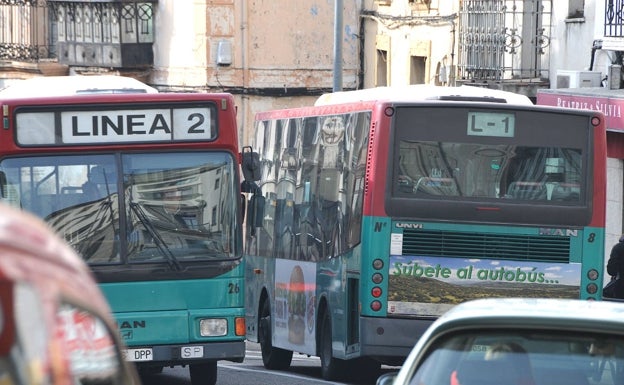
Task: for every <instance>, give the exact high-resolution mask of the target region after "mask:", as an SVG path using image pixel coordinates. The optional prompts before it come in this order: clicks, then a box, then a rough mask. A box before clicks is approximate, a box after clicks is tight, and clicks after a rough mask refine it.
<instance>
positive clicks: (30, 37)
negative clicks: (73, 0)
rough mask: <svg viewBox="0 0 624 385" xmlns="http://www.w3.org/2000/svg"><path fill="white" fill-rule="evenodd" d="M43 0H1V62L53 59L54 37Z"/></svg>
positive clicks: (45, 3) (54, 53)
mask: <svg viewBox="0 0 624 385" xmlns="http://www.w3.org/2000/svg"><path fill="white" fill-rule="evenodd" d="M49 18H50V16H49V11H48V7H47V2H46V1H44V0H39V1H37V0H0V60H10V61H23V62H36V61H37V60H40V59H47V58H54V57H55V55H56V52H55V49H54V44H55V41H54V38H53V36H52V34H51V33H50V30H49V28H48V26H49V25H50V24H49V21H50V19H49Z"/></svg>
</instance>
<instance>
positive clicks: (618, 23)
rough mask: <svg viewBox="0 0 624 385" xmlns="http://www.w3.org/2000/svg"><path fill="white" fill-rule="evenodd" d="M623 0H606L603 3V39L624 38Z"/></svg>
mask: <svg viewBox="0 0 624 385" xmlns="http://www.w3.org/2000/svg"><path fill="white" fill-rule="evenodd" d="M623 10H624V0H606V3H605V21H604V36H605V37H624V16H623V15H622V12H623Z"/></svg>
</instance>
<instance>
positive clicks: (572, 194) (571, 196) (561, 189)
mask: <svg viewBox="0 0 624 385" xmlns="http://www.w3.org/2000/svg"><path fill="white" fill-rule="evenodd" d="M550 199H551V200H554V201H578V200H579V199H580V186H579V185H578V184H577V183H557V184H556V185H555V186H554V187H553V190H552V193H551V195H550Z"/></svg>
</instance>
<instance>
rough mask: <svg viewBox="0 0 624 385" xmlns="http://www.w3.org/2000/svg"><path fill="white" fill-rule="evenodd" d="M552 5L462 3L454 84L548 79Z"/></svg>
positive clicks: (530, 0)
mask: <svg viewBox="0 0 624 385" xmlns="http://www.w3.org/2000/svg"><path fill="white" fill-rule="evenodd" d="M552 1H554V0H524V1H516V0H464V1H462V2H461V6H460V22H459V60H458V81H459V82H462V81H463V82H470V81H476V82H489V81H494V82H499V81H505V80H520V81H524V80H540V79H545V78H548V59H549V52H550V28H551V17H550V16H551V13H552V12H551V9H552V8H551V7H552ZM618 1H624V0H618Z"/></svg>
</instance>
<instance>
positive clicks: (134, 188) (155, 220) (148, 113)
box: [0, 87, 245, 385]
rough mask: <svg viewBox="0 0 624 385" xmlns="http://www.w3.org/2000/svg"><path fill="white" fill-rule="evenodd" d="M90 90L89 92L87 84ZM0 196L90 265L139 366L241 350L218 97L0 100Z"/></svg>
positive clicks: (239, 297)
mask: <svg viewBox="0 0 624 385" xmlns="http://www.w3.org/2000/svg"><path fill="white" fill-rule="evenodd" d="M87 88H88V87H87ZM0 104H2V118H3V119H2V130H0V191H1V195H2V201H4V202H6V203H8V204H10V205H12V206H15V207H19V208H21V209H23V210H26V211H29V212H31V213H33V214H35V215H36V216H38V217H40V218H42V219H43V220H45V222H46V223H47V224H49V225H50V226H51V227H52V228H53V229H54V230H55V232H56V233H57V234H59V235H60V236H61V237H62V238H63V239H64V240H65V241H66V242H68V243H69V244H70V245H71V246H72V247H73V248H74V249H75V250H76V251H77V253H78V254H79V255H80V256H81V257H82V258H83V259H84V261H85V262H86V263H87V264H88V265H89V266H90V268H91V270H92V272H93V274H94V276H95V278H96V279H97V281H98V283H99V285H100V287H101V290H102V291H103V293H104V294H105V296H106V299H107V300H108V302H109V304H110V307H111V309H112V312H113V316H114V318H115V320H116V323H117V327H118V329H119V333H120V335H121V338H122V340H123V341H124V343H125V344H126V346H127V350H126V351H125V357H126V359H127V360H129V361H133V362H135V363H136V365H137V367H138V369H139V372H140V373H146V372H159V371H162V369H163V367H168V366H179V365H182V366H188V367H189V369H190V377H191V382H192V383H193V384H194V385H199V384H202V385H205V384H214V383H215V382H216V377H217V361H218V360H229V361H234V362H242V361H243V359H244V356H245V317H244V298H243V295H244V290H243V287H244V286H243V282H244V269H243V266H244V264H243V260H242V258H241V257H242V234H243V232H242V227H241V215H242V210H241V207H240V206H241V203H242V201H241V199H240V177H239V171H240V161H239V160H240V153H239V150H238V133H237V124H236V106H235V104H234V99H233V97H232V95H230V94H226V93H214V94H199V93H185V94H182V93H156V92H138V93H136V92H134V91H133V92H132V93H114V92H105V93H103V94H97V93H91V92H86V93H84V94H83V93H80V94H73V95H64V96H45V97H35V96H32V97H29V96H24V95H21V96H20V95H18V96H3V94H2V93H0Z"/></svg>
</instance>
